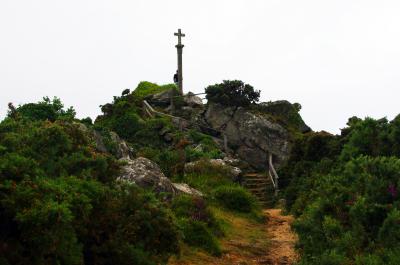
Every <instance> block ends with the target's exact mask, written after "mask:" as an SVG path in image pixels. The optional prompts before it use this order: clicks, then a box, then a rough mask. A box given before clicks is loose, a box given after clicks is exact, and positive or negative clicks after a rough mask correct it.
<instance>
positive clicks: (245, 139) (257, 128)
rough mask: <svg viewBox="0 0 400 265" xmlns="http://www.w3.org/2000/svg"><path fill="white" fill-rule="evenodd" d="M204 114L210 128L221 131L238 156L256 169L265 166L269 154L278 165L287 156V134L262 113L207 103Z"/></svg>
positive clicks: (288, 150)
mask: <svg viewBox="0 0 400 265" xmlns="http://www.w3.org/2000/svg"><path fill="white" fill-rule="evenodd" d="M204 117H205V120H206V121H207V122H208V124H209V125H210V126H211V127H213V128H215V129H218V130H221V131H224V132H225V134H226V135H227V138H228V143H229V145H230V146H231V147H233V148H234V149H235V150H236V153H237V155H238V156H239V158H240V159H242V160H244V161H246V162H248V163H249V164H250V165H251V166H252V167H254V168H256V169H260V170H261V169H266V168H267V154H268V153H272V154H273V155H274V159H275V161H274V164H275V165H276V166H277V167H279V165H280V164H281V163H282V162H283V161H285V160H286V159H287V158H288V156H289V152H290V144H289V133H288V132H287V130H286V129H284V128H283V127H282V126H281V125H279V124H278V123H275V122H273V121H271V120H270V118H269V117H268V116H267V115H265V114H262V113H253V112H251V111H248V110H246V109H244V108H241V107H239V108H236V107H224V106H222V105H219V104H215V103H210V104H209V106H208V108H207V111H206V112H205V115H204Z"/></svg>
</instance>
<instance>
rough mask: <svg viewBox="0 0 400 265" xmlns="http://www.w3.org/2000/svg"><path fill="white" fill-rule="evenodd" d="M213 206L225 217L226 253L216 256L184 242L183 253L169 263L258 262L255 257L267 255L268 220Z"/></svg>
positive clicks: (178, 264)
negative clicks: (261, 221)
mask: <svg viewBox="0 0 400 265" xmlns="http://www.w3.org/2000/svg"><path fill="white" fill-rule="evenodd" d="M211 210H212V212H213V213H214V215H215V216H216V217H217V218H218V219H220V220H222V227H223V230H224V232H225V235H226V236H225V237H223V238H221V239H220V240H219V241H220V245H221V248H222V256H221V257H214V256H212V255H211V254H208V253H207V252H205V251H202V250H200V249H195V248H191V247H188V246H185V245H184V246H182V252H181V255H180V256H179V257H173V258H171V259H170V261H169V263H168V265H189V264H190V265H205V264H220V265H228V264H229V265H230V264H249V265H250V264H257V263H252V261H254V260H256V259H257V258H258V257H260V256H262V255H265V254H266V252H267V249H268V246H269V241H268V237H267V226H266V225H265V223H260V222H257V221H256V220H253V219H249V218H247V217H245V216H243V215H240V214H237V213H233V212H230V211H227V210H224V209H221V208H217V207H211Z"/></svg>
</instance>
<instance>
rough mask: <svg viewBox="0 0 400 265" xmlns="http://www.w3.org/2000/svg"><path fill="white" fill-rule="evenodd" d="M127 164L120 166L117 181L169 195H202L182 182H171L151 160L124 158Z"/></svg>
mask: <svg viewBox="0 0 400 265" xmlns="http://www.w3.org/2000/svg"><path fill="white" fill-rule="evenodd" d="M123 161H125V162H126V163H127V164H126V165H125V166H124V167H123V168H122V173H121V175H120V176H119V177H118V179H117V180H118V181H126V182H128V183H134V184H136V185H138V186H139V187H142V188H148V189H151V190H153V191H155V192H157V193H160V192H166V193H169V194H170V195H171V196H175V195H177V194H180V193H185V194H188V195H192V196H202V193H201V192H200V191H198V190H196V189H193V188H191V187H189V185H187V184H184V183H172V182H171V180H170V179H168V178H167V177H165V175H164V174H163V173H162V172H161V169H160V167H159V166H158V165H157V164H156V163H154V162H153V161H151V160H149V159H147V158H144V157H138V158H136V159H134V160H131V159H124V160H123Z"/></svg>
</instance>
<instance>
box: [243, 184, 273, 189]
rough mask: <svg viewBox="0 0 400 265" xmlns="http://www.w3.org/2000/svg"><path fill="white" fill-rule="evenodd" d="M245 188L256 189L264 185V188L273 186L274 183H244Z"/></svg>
mask: <svg viewBox="0 0 400 265" xmlns="http://www.w3.org/2000/svg"><path fill="white" fill-rule="evenodd" d="M243 186H244V187H245V188H247V189H254V188H262V187H264V188H270V189H271V188H273V186H272V185H270V184H266V183H265V184H263V185H259V184H244V185H243Z"/></svg>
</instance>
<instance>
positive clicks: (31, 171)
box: [0, 102, 179, 265]
mask: <svg viewBox="0 0 400 265" xmlns="http://www.w3.org/2000/svg"><path fill="white" fill-rule="evenodd" d="M51 104H52V103H49V102H47V103H43V104H42V105H51ZM39 105H40V108H39V109H41V110H42V107H43V106H42V105H41V104H39ZM32 106H35V105H29V108H28V107H24V106H21V107H19V108H17V109H15V110H12V111H16V113H15V112H13V114H10V115H9V117H8V118H6V119H5V120H3V121H2V122H1V123H0V220H1V224H0V242H1V246H0V257H1V258H0V263H1V264H40V265H42V264H146V265H147V264H165V263H166V261H167V259H168V257H169V256H170V255H172V254H175V253H177V252H178V251H179V245H178V242H179V232H178V227H177V226H176V225H175V222H174V220H173V217H172V215H171V212H170V211H169V210H168V209H165V208H164V207H162V206H161V204H160V203H159V202H158V201H157V200H156V199H155V198H154V196H153V195H152V194H149V193H147V192H145V191H143V190H141V189H139V188H137V187H135V186H132V185H130V186H129V185H128V186H125V185H121V184H119V185H117V184H116V183H115V179H116V177H117V176H118V174H119V170H120V164H119V162H118V161H116V159H115V158H114V157H112V156H111V155H109V154H107V153H100V152H98V151H97V150H96V146H95V144H94V143H93V142H92V140H91V139H89V138H88V136H87V135H86V133H85V130H82V128H81V126H80V125H79V124H76V123H74V122H72V120H71V119H65V116H63V114H62V112H61V111H60V112H59V113H58V114H57V115H58V116H57V115H56V116H51V115H50V116H49V113H53V112H52V111H50V112H48V113H47V112H42V111H36V110H35V111H32ZM35 108H36V106H35ZM35 108H33V109H35ZM44 109H46V110H47V109H48V106H46V107H45V108H44ZM19 110H20V112H18V111H19ZM38 113H39V114H40V115H39V114H38ZM43 113H45V114H43ZM56 113H57V112H56ZM14 114H15V115H14ZM42 114H43V115H42ZM49 117H50V118H49ZM52 117H53V118H55V120H53V118H52Z"/></svg>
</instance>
